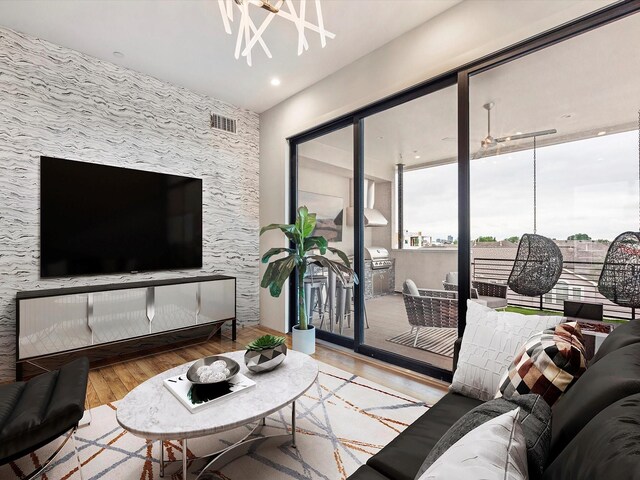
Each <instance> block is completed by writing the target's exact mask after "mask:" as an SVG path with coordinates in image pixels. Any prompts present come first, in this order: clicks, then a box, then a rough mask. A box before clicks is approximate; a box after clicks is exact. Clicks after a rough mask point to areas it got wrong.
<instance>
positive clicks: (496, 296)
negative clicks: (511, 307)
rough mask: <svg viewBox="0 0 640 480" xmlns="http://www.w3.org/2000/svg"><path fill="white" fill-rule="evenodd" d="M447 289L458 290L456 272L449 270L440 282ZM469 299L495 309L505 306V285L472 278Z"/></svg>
mask: <svg viewBox="0 0 640 480" xmlns="http://www.w3.org/2000/svg"><path fill="white" fill-rule="evenodd" d="M442 286H443V287H444V289H445V290H447V291H456V292H457V291H458V272H449V273H447V276H446V277H445V279H444V281H443V282H442ZM471 299H472V300H477V301H478V303H481V304H483V305H486V306H487V307H489V308H493V309H495V310H498V309H501V308H507V285H505V284H501V283H494V282H487V281H482V280H474V281H472V282H471Z"/></svg>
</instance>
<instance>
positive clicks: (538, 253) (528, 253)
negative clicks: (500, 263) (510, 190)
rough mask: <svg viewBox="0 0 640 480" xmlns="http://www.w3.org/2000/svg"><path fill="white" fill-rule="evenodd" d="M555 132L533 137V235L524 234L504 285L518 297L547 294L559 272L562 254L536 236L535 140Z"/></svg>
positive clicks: (558, 276)
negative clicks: (518, 295) (517, 294)
mask: <svg viewBox="0 0 640 480" xmlns="http://www.w3.org/2000/svg"><path fill="white" fill-rule="evenodd" d="M550 133H556V130H546V131H543V132H535V133H532V134H529V135H530V136H533V233H525V234H524V235H523V236H522V238H521V239H520V243H519V244H518V253H517V254H516V259H515V261H514V263H513V268H512V269H511V273H510V274H509V280H508V281H507V285H509V288H510V289H511V290H513V291H514V292H516V293H519V294H520V295H525V296H527V297H538V296H540V295H544V294H545V293H547V292H549V291H550V290H551V289H552V288H553V286H554V285H555V284H556V283H557V281H558V279H559V278H560V274H561V273H562V263H563V261H562V252H561V251H560V248H559V247H558V245H556V243H555V242H554V241H553V240H551V239H550V238H547V237H543V236H542V235H537V234H536V227H537V216H536V215H537V177H536V168H537V156H536V137H537V136H538V135H547V134H550Z"/></svg>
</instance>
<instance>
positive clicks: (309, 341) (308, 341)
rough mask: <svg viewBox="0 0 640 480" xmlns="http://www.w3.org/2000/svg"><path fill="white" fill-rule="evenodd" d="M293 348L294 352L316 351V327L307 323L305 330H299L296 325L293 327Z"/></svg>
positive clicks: (309, 352)
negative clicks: (307, 326)
mask: <svg viewBox="0 0 640 480" xmlns="http://www.w3.org/2000/svg"><path fill="white" fill-rule="evenodd" d="M292 336H293V347H292V348H293V349H294V350H295V351H296V352H302V353H306V354H307V355H311V354H312V353H316V329H315V327H314V326H313V325H309V328H307V329H306V330H300V328H299V326H298V325H295V326H294V327H293V331H292Z"/></svg>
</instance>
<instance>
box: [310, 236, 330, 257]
mask: <svg viewBox="0 0 640 480" xmlns="http://www.w3.org/2000/svg"><path fill="white" fill-rule="evenodd" d="M327 243H328V242H327V239H326V238H324V237H309V238H306V239H305V240H304V251H305V252H308V251H309V250H311V249H312V248H318V249H319V250H320V253H321V254H322V255H324V254H325V253H327Z"/></svg>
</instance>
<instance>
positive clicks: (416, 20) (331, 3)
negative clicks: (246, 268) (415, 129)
mask: <svg viewBox="0 0 640 480" xmlns="http://www.w3.org/2000/svg"><path fill="white" fill-rule="evenodd" d="M460 1H461V0H431V1H425V0H393V1H389V0H366V1H364V0H361V1H355V0H323V1H322V12H323V17H324V25H325V28H326V29H327V30H329V31H330V32H332V33H335V35H336V38H335V39H334V40H327V46H326V47H325V48H324V49H323V48H321V46H320V39H319V35H317V34H314V33H313V32H308V33H307V39H308V41H309V50H308V51H306V52H304V53H303V54H302V55H301V56H298V55H297V30H296V27H295V25H294V24H293V23H291V22H288V21H286V20H283V19H281V18H278V17H276V18H275V19H274V21H273V22H272V23H271V25H270V26H269V28H268V29H267V30H266V32H265V34H264V36H263V38H264V39H265V42H266V43H267V45H268V47H269V49H270V50H271V53H272V55H273V58H272V59H268V58H267V57H266V55H265V54H264V52H263V51H262V50H261V49H259V48H255V49H254V50H253V66H252V67H249V66H248V65H247V63H246V61H245V59H244V58H242V57H241V58H240V60H236V59H235V57H234V49H235V40H236V34H235V32H237V29H238V23H239V22H238V16H237V15H236V16H235V19H236V21H235V22H234V23H232V30H233V32H234V34H233V35H227V34H226V33H225V31H224V27H223V23H222V17H221V14H220V9H219V7H218V2H217V1H216V0H201V1H196V0H163V1H156V0H136V1H115V0H91V1H80V0H55V1H52V0H2V1H0V26H2V27H8V28H11V29H13V30H17V31H19V32H22V33H27V34H30V35H33V36H36V37H39V38H41V39H44V40H48V41H50V42H52V43H55V44H57V45H62V46H64V47H68V48H71V49H74V50H77V51H80V52H82V53H85V54H88V55H92V56H94V57H97V58H100V59H102V60H106V61H109V62H112V63H115V64H118V65H121V66H124V67H127V68H130V69H132V70H136V71H138V72H142V73H145V74H148V75H151V76H153V77H156V78H158V79H160V80H163V81H166V82H169V83H172V84H175V85H179V86H183V87H186V88H188V89H190V90H193V91H195V92H198V93H201V94H205V95H209V96H212V97H215V98H218V99H221V100H225V101H227V102H230V103H232V104H234V105H238V106H240V107H243V108H247V109H250V110H253V111H255V112H258V113H260V112H263V111H264V110H267V109H269V108H270V107H272V106H274V105H276V104H278V103H279V102H281V101H283V100H284V99H286V98H288V97H289V96H291V95H293V94H295V93H297V92H299V91H301V90H303V89H304V88H306V87H308V86H310V85H312V84H314V83H316V82H318V81H319V80H321V79H322V78H324V77H326V76H328V75H330V74H332V73H333V72H335V71H337V70H339V69H340V68H342V67H344V66H345V65H348V64H349V63H352V62H353V61H355V60H356V59H358V58H360V57H362V56H363V55H366V54H367V53H369V52H372V51H373V50H375V49H377V48H379V47H381V46H382V45H384V44H385V43H387V42H389V41H391V40H393V39H394V38H396V37H398V36H400V35H402V34H403V33H405V32H407V31H409V30H411V29H413V28H415V27H417V26H418V25H420V24H422V23H424V22H426V21H427V20H429V19H431V18H433V17H435V16H436V15H438V14H440V13H442V12H443V11H445V10H447V9H448V8H450V7H452V6H454V5H456V4H457V3H460ZM293 2H294V5H295V6H296V8H297V7H298V5H299V4H300V0H293ZM307 3H308V4H309V5H311V2H307ZM251 8H252V9H253V10H252V14H251V16H252V19H254V22H256V23H257V22H258V21H259V20H260V19H262V18H264V17H265V16H266V13H265V12H264V11H263V10H261V9H259V8H258V7H253V6H251ZM307 9H308V11H310V10H311V11H312V12H311V13H310V14H309V17H308V18H309V19H313V20H315V13H314V11H315V9H312V8H311V7H310V6H309V7H307ZM254 11H255V12H254ZM254 15H255V16H254ZM113 52H121V53H123V54H124V57H123V58H116V57H115V56H114V55H113ZM273 77H278V78H279V79H280V80H281V81H282V84H281V85H280V86H278V87H273V86H271V85H270V80H271V79H272V78H273Z"/></svg>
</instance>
